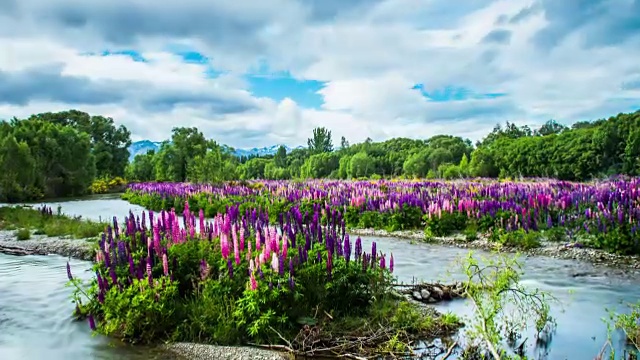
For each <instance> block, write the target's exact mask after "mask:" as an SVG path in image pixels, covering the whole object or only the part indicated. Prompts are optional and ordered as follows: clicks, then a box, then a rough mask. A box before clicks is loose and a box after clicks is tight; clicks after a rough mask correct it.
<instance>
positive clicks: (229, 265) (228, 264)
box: [227, 259, 233, 278]
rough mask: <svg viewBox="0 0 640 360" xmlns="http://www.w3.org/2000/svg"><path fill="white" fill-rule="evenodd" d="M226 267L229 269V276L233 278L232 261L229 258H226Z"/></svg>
mask: <svg viewBox="0 0 640 360" xmlns="http://www.w3.org/2000/svg"><path fill="white" fill-rule="evenodd" d="M227 269H228V270H229V278H233V263H232V262H231V259H229V260H227Z"/></svg>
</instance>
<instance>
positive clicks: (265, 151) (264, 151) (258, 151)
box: [233, 144, 304, 156]
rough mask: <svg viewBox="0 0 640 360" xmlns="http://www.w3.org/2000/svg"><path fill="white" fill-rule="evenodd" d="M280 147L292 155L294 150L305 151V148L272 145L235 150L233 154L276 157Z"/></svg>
mask: <svg viewBox="0 0 640 360" xmlns="http://www.w3.org/2000/svg"><path fill="white" fill-rule="evenodd" d="M280 146H284V148H285V149H286V150H287V154H288V153H290V152H291V151H292V150H295V149H303V148H304V146H298V147H295V148H290V147H288V146H287V145H284V144H283V145H272V146H265V147H262V148H252V149H235V151H234V152H233V154H234V155H235V156H250V155H258V156H265V155H274V154H275V153H276V152H278V148H279V147H280Z"/></svg>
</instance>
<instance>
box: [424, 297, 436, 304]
mask: <svg viewBox="0 0 640 360" xmlns="http://www.w3.org/2000/svg"><path fill="white" fill-rule="evenodd" d="M426 301H427V303H429V304H435V303H437V302H438V300H436V299H434V298H433V297H429V298H428V299H427V300H426Z"/></svg>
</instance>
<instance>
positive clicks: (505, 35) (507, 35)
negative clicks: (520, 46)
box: [482, 29, 511, 44]
mask: <svg viewBox="0 0 640 360" xmlns="http://www.w3.org/2000/svg"><path fill="white" fill-rule="evenodd" d="M509 41H511V31H509V30H504V29H495V30H491V32H490V33H488V34H487V35H485V37H483V38H482V42H484V43H496V44H508V43H509Z"/></svg>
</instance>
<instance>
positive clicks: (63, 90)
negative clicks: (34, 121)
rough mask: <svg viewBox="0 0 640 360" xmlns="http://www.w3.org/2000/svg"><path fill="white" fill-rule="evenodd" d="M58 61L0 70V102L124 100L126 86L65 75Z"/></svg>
mask: <svg viewBox="0 0 640 360" xmlns="http://www.w3.org/2000/svg"><path fill="white" fill-rule="evenodd" d="M61 70H62V66H61V65H60V64H52V65H51V66H50V67H46V68H45V67H42V68H29V69H26V70H21V71H18V72H3V71H0V103H5V104H11V105H27V104H28V103H29V102H30V101H33V100H44V101H53V102H62V103H69V104H74V105H76V104H108V103H114V102H120V101H122V100H124V94H123V93H122V92H121V91H120V90H121V89H122V88H124V87H126V85H125V84H118V83H117V82H114V81H106V82H102V83H94V82H92V81H91V80H90V79H88V78H86V77H80V76H65V75H62V73H61Z"/></svg>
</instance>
